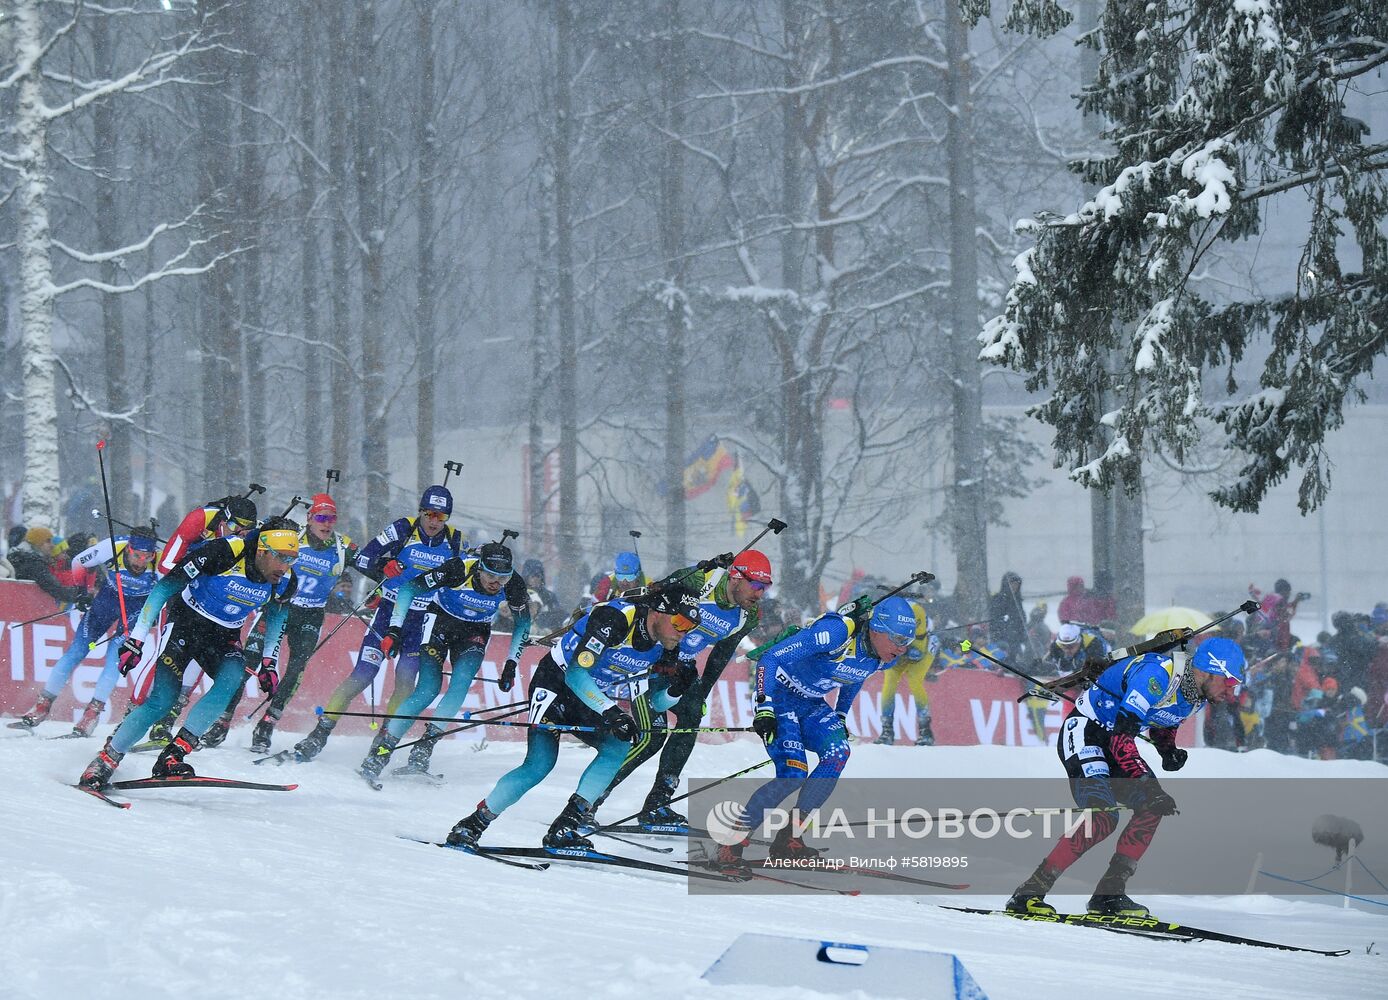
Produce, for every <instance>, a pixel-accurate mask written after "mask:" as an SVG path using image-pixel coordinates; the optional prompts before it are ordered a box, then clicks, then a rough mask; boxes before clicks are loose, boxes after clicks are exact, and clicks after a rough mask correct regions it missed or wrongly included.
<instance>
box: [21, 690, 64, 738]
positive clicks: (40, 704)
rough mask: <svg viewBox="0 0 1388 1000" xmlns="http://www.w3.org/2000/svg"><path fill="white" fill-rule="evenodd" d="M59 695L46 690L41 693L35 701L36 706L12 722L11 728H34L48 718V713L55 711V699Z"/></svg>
mask: <svg viewBox="0 0 1388 1000" xmlns="http://www.w3.org/2000/svg"><path fill="white" fill-rule="evenodd" d="M57 697H58V696H57V695H55V694H48V693H47V692H44V693H43V694H40V695H39V698H38V701H36V702H34V707H33V708H31V709H29V711H27V712H25V713H24V715H22V716H21V717H20V718H19V719H18V720H17V721H15V722H11V723H10V728H11V729H33V728H34V727H35V726H37V725H38V724H39V723H40V722H42V721H43V720H44V719H46V718H48V713H49V712H51V711H53V701H54V699H56V698H57Z"/></svg>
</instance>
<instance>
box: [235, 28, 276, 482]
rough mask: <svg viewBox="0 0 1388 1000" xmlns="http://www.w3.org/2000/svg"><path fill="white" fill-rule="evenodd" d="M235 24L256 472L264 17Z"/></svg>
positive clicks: (243, 329)
mask: <svg viewBox="0 0 1388 1000" xmlns="http://www.w3.org/2000/svg"><path fill="white" fill-rule="evenodd" d="M233 16H234V17H235V18H236V21H237V24H236V42H237V46H238V48H239V49H240V55H239V57H238V58H237V59H236V62H235V73H236V78H237V81H238V83H239V85H240V103H241V108H240V118H239V121H238V127H237V138H238V145H237V150H236V156H237V170H236V174H237V176H236V188H237V197H236V215H237V217H238V219H239V224H238V226H237V240H238V242H239V243H241V244H242V245H243V246H244V247H245V250H244V252H243V253H242V254H241V258H240V266H239V267H238V268H237V270H238V271H239V272H240V279H241V280H240V282H239V285H240V289H241V295H240V299H241V301H240V302H239V303H237V306H238V308H237V309H236V314H235V315H236V318H237V324H236V325H237V331H238V339H239V340H240V341H241V345H240V346H241V357H242V359H243V361H242V365H241V369H240V370H241V372H242V373H243V376H244V385H245V394H246V395H245V398H246V436H247V441H248V443H249V445H250V448H251V449H252V450H253V451H254V453H255V461H256V463H257V467H258V468H262V469H263V468H265V467H266V464H265V463H266V462H267V460H268V458H269V456H268V455H267V454H266V445H267V441H266V436H265V426H266V414H265V409H266V400H267V398H268V396H267V386H266V381H267V380H268V379H269V377H270V374H269V366H267V365H266V364H265V358H264V356H263V351H264V349H265V348H267V347H268V342H267V341H266V340H265V338H264V337H263V335H262V334H261V331H262V330H263V329H264V328H265V309H264V304H263V302H262V301H261V294H262V292H261V273H260V265H261V259H262V251H261V245H260V244H261V241H262V239H263V238H264V233H263V230H262V227H261V217H260V215H261V194H262V189H263V188H264V181H265V164H264V160H263V157H262V153H261V151H260V141H259V140H260V61H261V59H263V58H264V55H263V53H262V52H261V51H260V50H261V43H260V39H261V37H262V36H261V30H260V23H261V21H262V20H263V18H264V12H263V11H261V10H259V9H258V8H257V5H256V4H254V3H243V4H241V5H240V9H239V10H238V11H236V13H235V14H234V15H233Z"/></svg>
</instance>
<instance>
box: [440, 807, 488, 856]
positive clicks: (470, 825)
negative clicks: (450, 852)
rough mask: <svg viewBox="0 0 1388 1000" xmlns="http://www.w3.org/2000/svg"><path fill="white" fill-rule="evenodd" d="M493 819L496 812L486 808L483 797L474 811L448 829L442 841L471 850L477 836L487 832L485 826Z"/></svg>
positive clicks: (475, 845)
mask: <svg viewBox="0 0 1388 1000" xmlns="http://www.w3.org/2000/svg"><path fill="white" fill-rule="evenodd" d="M494 819H496V813H494V812H492V811H491V810H490V809H488V808H487V800H486V799H483V800H482V801H481V802H479V803H477V809H476V811H475V812H473V813H472V814H471V815H469V816H464V817H463V818H462V819H460V820H458V822H456V823H454V824H453V829H452V830H449V831H448V837H447V839H445V840H444V843H445V844H447V845H448V846H449V847H461V848H464V849H465V850H469V851H470V850H473V849H475V848H476V847H477V840H478V838H479V837H481V836H482V834H484V833H486V832H487V827H489V826H491V825H492V820H494Z"/></svg>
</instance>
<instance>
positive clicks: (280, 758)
mask: <svg viewBox="0 0 1388 1000" xmlns="http://www.w3.org/2000/svg"><path fill="white" fill-rule="evenodd" d="M293 758H294V750H293V749H292V748H291V749H289V750H281V751H280V752H279V753H272V754H271V755H270V756H268V757H261V758H260V759H259V760H257V761H253V763H256V764H274V765H276V766H279V765H280V764H286V763H288V762H289V761H290V760H292V759H293Z"/></svg>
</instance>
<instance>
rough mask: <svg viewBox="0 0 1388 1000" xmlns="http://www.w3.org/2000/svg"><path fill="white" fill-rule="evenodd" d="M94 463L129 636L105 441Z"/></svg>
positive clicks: (100, 443) (123, 622)
mask: <svg viewBox="0 0 1388 1000" xmlns="http://www.w3.org/2000/svg"><path fill="white" fill-rule="evenodd" d="M96 461H97V464H98V465H99V466H100V467H101V497H102V499H103V500H105V501H106V528H107V530H108V531H109V532H110V535H111V575H112V576H114V577H115V578H116V600H117V602H118V603H119V604H120V624H121V629H122V630H123V631H124V632H125V634H126V635H129V634H130V622H129V620H128V619H127V618H126V616H125V588H124V587H122V586H121V582H120V553H119V552H118V551H117V549H116V526H115V525H114V524H112V523H111V493H110V491H109V490H108V489H107V488H106V441H105V439H102V440H100V441H98V442H97V443H96ZM88 652H90V650H88Z"/></svg>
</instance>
